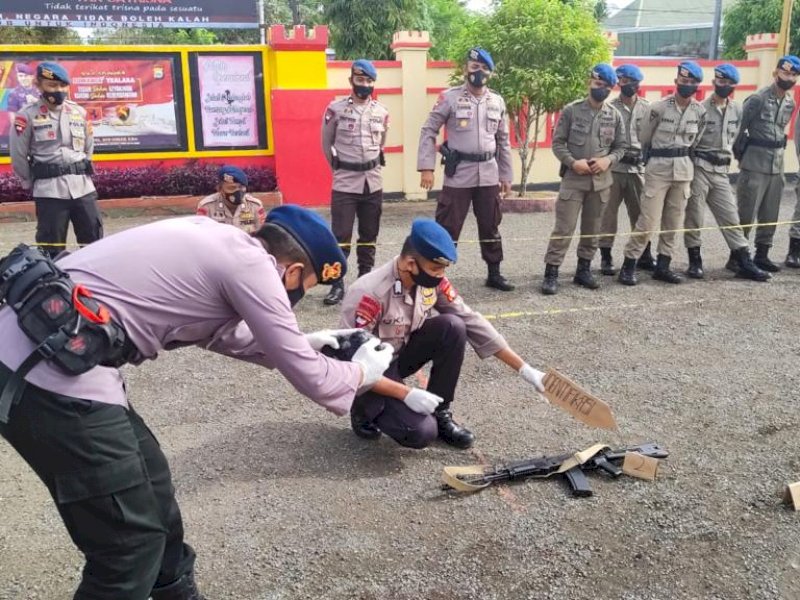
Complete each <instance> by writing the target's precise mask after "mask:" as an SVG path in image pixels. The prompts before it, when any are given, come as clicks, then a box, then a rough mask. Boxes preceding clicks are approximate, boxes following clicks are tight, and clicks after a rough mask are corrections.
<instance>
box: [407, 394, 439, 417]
mask: <svg viewBox="0 0 800 600" xmlns="http://www.w3.org/2000/svg"><path fill="white" fill-rule="evenodd" d="M403 401H404V402H405V403H406V406H408V408H410V409H411V410H413V411H414V412H415V413H419V414H421V415H430V414H433V411H434V410H436V407H437V406H439V404H440V403H441V402H442V399H441V398H439V396H437V395H436V394H431V393H430V392H429V391H427V390H421V389H419V388H413V389H412V390H411V391H410V392H408V394H406V397H405V399H404V400H403Z"/></svg>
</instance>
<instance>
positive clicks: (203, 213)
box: [197, 206, 208, 217]
mask: <svg viewBox="0 0 800 600" xmlns="http://www.w3.org/2000/svg"><path fill="white" fill-rule="evenodd" d="M197 214H198V215H200V216H201V217H207V216H208V209H207V208H206V207H205V206H198V207H197Z"/></svg>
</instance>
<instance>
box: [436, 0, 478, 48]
mask: <svg viewBox="0 0 800 600" xmlns="http://www.w3.org/2000/svg"><path fill="white" fill-rule="evenodd" d="M466 5H467V2H466V0H425V9H426V22H425V23H424V24H423V27H424V29H425V30H427V31H428V32H429V33H430V35H431V43H432V44H433V47H432V48H431V50H430V52H429V55H430V57H431V58H432V59H434V60H442V59H445V58H449V57H450V55H451V46H452V45H453V42H454V40H456V39H458V37H459V36H460V35H461V33H462V31H463V30H464V29H466V28H467V27H469V26H470V25H471V24H472V22H473V21H474V20H475V19H476V18H477V17H476V16H475V15H474V14H473V13H471V12H470V11H469V10H467V6H466Z"/></svg>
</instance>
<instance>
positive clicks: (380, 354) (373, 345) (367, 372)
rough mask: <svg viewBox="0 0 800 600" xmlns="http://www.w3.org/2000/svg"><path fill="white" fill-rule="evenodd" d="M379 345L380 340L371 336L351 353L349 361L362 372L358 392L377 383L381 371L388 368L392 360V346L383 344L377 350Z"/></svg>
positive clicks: (362, 391)
mask: <svg viewBox="0 0 800 600" xmlns="http://www.w3.org/2000/svg"><path fill="white" fill-rule="evenodd" d="M380 345H381V341H380V340H379V339H378V338H373V339H371V340H369V341H368V342H366V343H364V344H363V345H362V346H361V347H360V348H359V349H358V350H356V353H355V354H354V355H353V360H352V361H351V362H354V363H356V364H357V365H358V366H360V367H361V371H362V373H363V377H362V378H361V386H360V387H359V388H358V394H363V393H364V392H365V391H367V390H368V389H370V388H371V387H372V386H373V385H375V384H376V383H378V380H379V379H380V378H381V377H382V376H383V372H384V371H385V370H386V369H388V368H389V365H390V364H391V362H392V356H393V355H394V349H393V348H392V346H391V345H390V344H383V347H382V348H381V349H380V350H379V349H378V346H380Z"/></svg>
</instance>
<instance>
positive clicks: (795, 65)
mask: <svg viewBox="0 0 800 600" xmlns="http://www.w3.org/2000/svg"><path fill="white" fill-rule="evenodd" d="M778 69H779V70H781V71H789V72H790V73H800V58H797V57H796V56H794V55H793V54H787V55H786V56H783V57H781V59H780V60H778Z"/></svg>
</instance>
